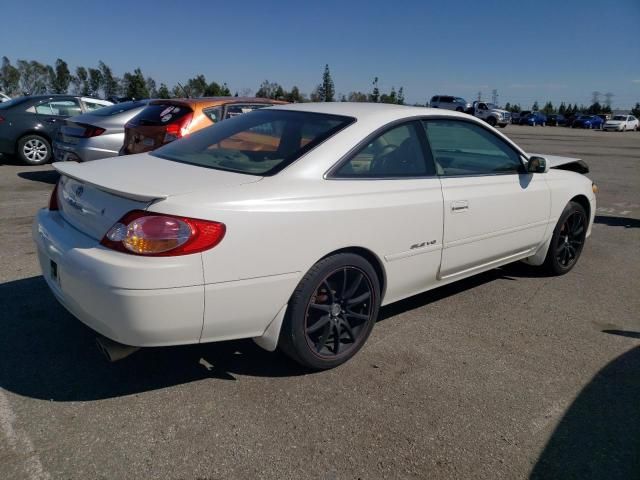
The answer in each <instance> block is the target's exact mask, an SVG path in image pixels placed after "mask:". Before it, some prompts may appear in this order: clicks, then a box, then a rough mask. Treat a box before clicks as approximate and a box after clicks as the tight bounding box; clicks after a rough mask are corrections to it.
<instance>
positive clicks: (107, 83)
mask: <svg viewBox="0 0 640 480" xmlns="http://www.w3.org/2000/svg"><path fill="white" fill-rule="evenodd" d="M98 68H99V69H100V73H101V74H102V94H103V95H104V98H109V97H115V96H116V95H118V94H119V93H120V82H119V81H118V79H117V78H116V77H114V76H113V72H112V71H111V67H109V66H108V65H106V64H105V63H104V62H103V61H102V60H100V62H99V63H98Z"/></svg>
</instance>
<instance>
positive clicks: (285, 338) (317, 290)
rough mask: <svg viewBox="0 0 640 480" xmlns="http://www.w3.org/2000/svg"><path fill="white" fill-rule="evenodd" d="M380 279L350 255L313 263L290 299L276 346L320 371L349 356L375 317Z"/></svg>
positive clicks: (334, 365) (356, 257)
mask: <svg viewBox="0 0 640 480" xmlns="http://www.w3.org/2000/svg"><path fill="white" fill-rule="evenodd" d="M379 309H380V281H379V280H378V276H377V274H376V272H375V270H374V269H373V267H372V266H371V265H370V264H369V262H367V261H366V260H365V259H364V258H362V257H360V256H359V255H355V254H353V253H339V254H336V255H332V256H330V257H327V258H325V259H323V260H320V261H319V262H318V263H316V264H315V265H314V266H313V267H312V268H311V270H309V272H308V273H307V274H306V275H305V276H304V277H303V278H302V280H300V283H299V284H298V287H297V288H296V290H295V291H294V292H293V295H292V296H291V299H290V300H289V306H288V308H287V313H286V315H285V319H284V323H283V325H282V330H281V332H280V339H279V342H278V347H279V348H280V349H281V350H282V351H283V352H284V353H285V354H286V355H287V356H289V357H290V358H291V359H293V360H295V361H296V362H298V363H299V364H301V365H303V366H305V367H308V368H311V369H314V370H325V369H329V368H334V367H337V366H338V365H341V364H343V363H344V362H346V361H347V360H349V359H350V358H351V357H353V356H354V355H355V354H356V353H357V352H358V351H359V350H360V349H361V348H362V346H363V345H364V343H365V342H366V340H367V338H368V337H369V334H370V333H371V330H372V329H373V326H374V324H375V322H376V319H377V317H378V311H379Z"/></svg>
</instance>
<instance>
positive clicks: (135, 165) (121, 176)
mask: <svg viewBox="0 0 640 480" xmlns="http://www.w3.org/2000/svg"><path fill="white" fill-rule="evenodd" d="M53 168H55V169H56V170H57V171H58V172H60V173H61V174H63V175H66V176H67V177H71V178H73V179H75V180H79V181H81V182H82V183H83V184H89V185H92V186H94V187H96V188H98V189H99V190H102V191H105V192H109V193H112V194H115V195H118V196H122V197H126V198H131V199H135V200H140V201H151V200H154V199H162V198H167V197H169V196H174V195H183V194H186V193H190V192H194V191H202V190H209V191H216V190H220V189H225V188H230V187H235V186H239V185H243V184H247V183H254V182H258V181H260V180H261V179H262V177H259V176H255V175H245V174H241V173H234V172H225V171H222V170H215V169H212V168H205V167H198V166H195V165H188V164H184V163H179V162H174V161H171V160H165V159H162V158H158V157H155V156H153V155H149V154H148V153H141V154H138V155H126V156H121V157H111V158H105V159H102V160H94V161H92V162H86V163H75V162H57V163H54V164H53Z"/></svg>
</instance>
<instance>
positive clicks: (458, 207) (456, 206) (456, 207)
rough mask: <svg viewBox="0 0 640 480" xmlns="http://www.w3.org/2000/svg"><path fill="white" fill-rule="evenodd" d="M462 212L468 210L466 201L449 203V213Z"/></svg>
mask: <svg viewBox="0 0 640 480" xmlns="http://www.w3.org/2000/svg"><path fill="white" fill-rule="evenodd" d="M462 210H469V202H468V201H466V200H458V201H457V202H451V211H452V212H460V211H462Z"/></svg>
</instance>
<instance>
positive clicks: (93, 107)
mask: <svg viewBox="0 0 640 480" xmlns="http://www.w3.org/2000/svg"><path fill="white" fill-rule="evenodd" d="M282 103H286V102H282V101H278V100H270V99H264V98H244V97H211V98H195V99H194V98H182V99H180V98H178V99H171V100H148V99H147V100H133V101H125V102H123V103H115V104H114V103H113V102H111V101H108V100H100V99H96V98H91V97H82V96H73V95H40V96H25V97H19V98H15V99H13V100H9V101H7V102H3V103H1V104H0V153H3V154H9V155H17V156H18V157H19V158H20V160H22V161H23V162H24V163H26V164H28V165H41V164H44V163H47V162H49V161H50V160H52V159H55V160H57V161H65V160H74V161H81V162H85V161H90V160H96V159H99V158H105V157H113V156H117V155H128V154H132V153H142V152H148V151H151V150H154V149H156V148H158V147H160V146H162V145H165V144H167V143H169V142H171V141H173V140H176V139H178V138H181V137H183V136H185V135H188V134H190V133H193V132H195V131H198V130H200V129H202V128H205V127H208V126H210V125H213V124H214V123H216V122H220V121H222V120H225V119H227V118H231V117H234V116H236V115H240V114H242V113H246V112H249V111H252V110H256V109H258V108H262V107H266V106H269V105H277V104H282Z"/></svg>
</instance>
